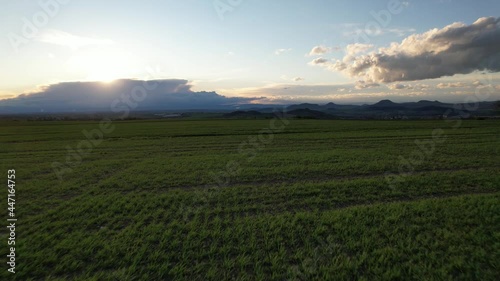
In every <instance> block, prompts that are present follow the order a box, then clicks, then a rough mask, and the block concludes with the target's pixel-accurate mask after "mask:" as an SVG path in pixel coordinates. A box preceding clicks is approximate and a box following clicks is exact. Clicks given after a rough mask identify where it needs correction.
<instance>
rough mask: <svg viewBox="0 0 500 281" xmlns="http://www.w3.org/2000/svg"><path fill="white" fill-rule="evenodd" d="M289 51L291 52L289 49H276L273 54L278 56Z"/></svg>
mask: <svg viewBox="0 0 500 281" xmlns="http://www.w3.org/2000/svg"><path fill="white" fill-rule="evenodd" d="M291 50H292V49H291V48H289V49H277V50H276V51H274V54H275V55H277V56H279V55H281V54H283V53H286V52H290V51H291Z"/></svg>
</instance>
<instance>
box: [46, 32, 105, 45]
mask: <svg viewBox="0 0 500 281" xmlns="http://www.w3.org/2000/svg"><path fill="white" fill-rule="evenodd" d="M37 40H38V41H40V42H44V43H49V44H54V45H60V46H65V47H70V48H72V49H78V48H81V47H84V46H89V45H110V44H113V41H112V40H109V39H98V38H90V37H83V36H76V35H73V34H71V33H68V32H64V31H61V30H55V29H48V30H45V31H44V32H42V33H41V34H40V35H39V36H37Z"/></svg>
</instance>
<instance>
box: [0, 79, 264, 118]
mask: <svg viewBox="0 0 500 281" xmlns="http://www.w3.org/2000/svg"><path fill="white" fill-rule="evenodd" d="M191 87H192V86H191V85H190V84H189V83H188V81H187V80H180V79H164V80H150V81H142V80H131V79H122V80H117V81H114V82H112V83H103V82H64V83H58V84H53V85H49V86H45V87H42V88H41V89H39V90H37V91H35V92H34V93H30V94H22V95H20V96H17V97H15V98H12V99H7V100H1V101H0V114H1V113H4V114H5V113H16V112H40V111H43V112H72V111H112V110H113V109H119V108H120V107H128V108H130V109H133V110H167V109H168V110H187V109H230V108H232V107H234V106H237V105H239V104H242V103H249V102H251V101H253V100H256V99H255V98H239V97H235V98H230V97H225V96H222V95H219V94H217V93H215V92H194V91H192V89H191Z"/></svg>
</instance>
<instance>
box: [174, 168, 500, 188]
mask: <svg viewBox="0 0 500 281" xmlns="http://www.w3.org/2000/svg"><path fill="white" fill-rule="evenodd" d="M491 168H494V169H495V168H496V169H500V166H492V167H468V168H447V169H434V170H418V171H415V172H413V173H411V174H410V175H409V176H413V175H421V174H424V173H432V172H438V173H446V172H458V171H479V170H482V169H491ZM385 176H386V173H382V174H381V173H369V174H357V175H339V176H323V177H314V178H313V177H306V178H292V179H272V180H258V181H237V182H230V183H228V184H225V185H218V184H204V185H203V184H202V185H179V186H172V187H168V188H166V189H165V191H172V190H197V189H210V188H232V187H238V186H245V185H251V186H252V187H260V186H266V185H280V184H289V185H291V184H296V183H304V184H307V183H324V182H329V181H334V180H338V181H346V180H357V179H368V178H376V177H381V178H384V180H385Z"/></svg>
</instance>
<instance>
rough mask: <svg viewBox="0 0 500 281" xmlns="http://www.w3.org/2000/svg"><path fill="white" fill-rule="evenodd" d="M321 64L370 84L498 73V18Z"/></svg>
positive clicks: (431, 32)
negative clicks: (478, 72) (474, 73)
mask: <svg viewBox="0 0 500 281" xmlns="http://www.w3.org/2000/svg"><path fill="white" fill-rule="evenodd" d="M348 49H349V48H348ZM313 64H318V62H316V63H314V62H313ZM320 65H321V66H323V67H326V68H328V69H330V70H332V71H341V72H343V73H346V74H347V75H349V76H351V77H358V78H359V77H360V78H361V79H363V80H365V81H372V82H373V83H389V82H397V81H413V80H423V79H433V78H440V77H444V76H452V75H455V74H468V73H472V72H474V71H492V72H497V71H500V18H495V17H484V18H480V19H478V20H477V21H476V22H474V23H473V24H471V25H466V24H463V23H453V24H451V25H448V26H446V27H444V28H442V29H432V30H430V31H428V32H425V33H423V34H414V35H411V36H409V37H407V38H406V39H404V40H403V41H402V42H401V43H392V44H391V45H390V46H389V47H387V48H380V49H378V50H377V51H373V52H371V53H366V52H365V53H364V54H363V53H361V54H353V52H347V54H346V56H345V57H344V58H343V59H342V60H337V61H328V62H324V61H322V63H321V64H320Z"/></svg>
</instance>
